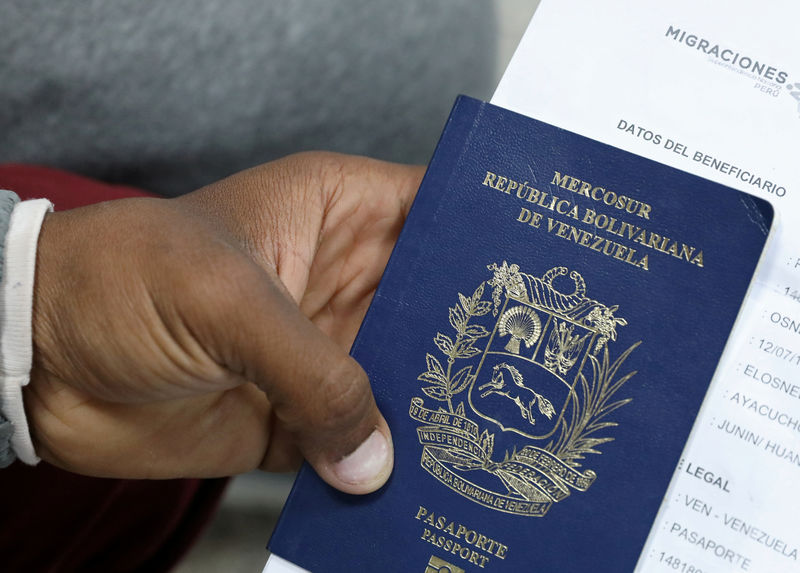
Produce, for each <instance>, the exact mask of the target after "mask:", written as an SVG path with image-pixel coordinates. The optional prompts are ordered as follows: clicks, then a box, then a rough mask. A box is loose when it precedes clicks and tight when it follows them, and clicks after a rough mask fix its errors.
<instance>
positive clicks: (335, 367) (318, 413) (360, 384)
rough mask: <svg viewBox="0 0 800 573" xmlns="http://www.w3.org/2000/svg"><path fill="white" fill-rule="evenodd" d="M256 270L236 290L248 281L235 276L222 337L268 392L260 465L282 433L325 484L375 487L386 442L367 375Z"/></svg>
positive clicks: (352, 489)
mask: <svg viewBox="0 0 800 573" xmlns="http://www.w3.org/2000/svg"><path fill="white" fill-rule="evenodd" d="M256 272H257V273H258V274H261V275H262V276H261V277H259V278H260V280H257V283H258V284H257V285H255V288H247V289H246V291H247V292H241V291H242V290H243V289H242V287H245V285H246V283H247V282H248V281H244V282H242V281H238V287H239V288H237V289H236V290H237V291H239V292H238V293H237V295H239V296H233V297H231V298H232V299H233V300H237V303H236V304H233V305H226V306H227V307H228V308H227V310H228V311H232V312H235V313H237V314H239V316H238V317H237V319H236V320H234V321H233V322H232V323H231V322H228V323H229V324H236V325H237V328H236V329H235V331H236V333H235V336H233V337H232V338H229V339H228V340H233V341H235V342H234V344H235V346H234V347H233V355H234V356H237V358H238V359H239V360H241V364H240V368H239V369H240V370H241V371H242V373H243V374H244V376H245V377H246V378H247V379H249V380H252V381H253V382H255V383H256V384H257V385H258V386H259V387H260V388H261V389H262V390H263V391H264V392H265V393H266V394H267V397H268V399H269V401H270V403H271V405H272V407H273V413H274V415H275V417H276V422H277V427H274V432H273V435H272V436H271V439H270V444H269V446H268V450H267V452H266V455H265V458H264V464H265V465H268V464H269V461H270V457H279V458H280V457H285V456H282V452H281V450H283V451H284V452H285V448H286V447H290V445H289V444H287V443H286V440H284V441H283V442H281V438H285V437H286V435H287V434H288V436H289V437H290V438H291V440H292V441H293V442H294V444H295V445H296V446H297V447H298V448H299V450H300V452H301V453H302V454H303V456H304V457H305V458H306V460H307V461H308V462H309V463H310V464H311V465H312V466H313V467H314V469H315V470H316V472H317V473H318V474H319V476H320V477H321V478H322V479H323V480H325V481H326V482H327V483H328V484H330V485H331V486H333V487H335V488H336V489H339V490H341V491H344V492H346V493H354V494H363V493H369V492H371V491H374V490H376V489H378V488H379V487H381V486H382V485H383V484H384V483H385V482H386V480H387V479H388V478H389V474H391V471H392V466H393V447H392V439H391V433H390V431H389V427H388V425H387V424H386V420H385V419H384V418H383V416H382V415H381V413H380V412H379V411H378V407H377V405H376V403H375V398H374V397H373V395H372V390H371V388H370V385H369V380H368V378H367V375H366V373H365V372H364V370H363V369H362V368H361V367H360V366H359V365H358V363H357V362H356V361H355V360H354V359H353V358H351V357H350V356H349V355H347V353H345V352H344V351H343V350H342V349H341V348H340V347H339V346H338V345H337V344H335V343H334V342H333V341H332V340H331V339H330V338H329V337H328V336H327V335H325V334H324V333H323V332H322V331H321V330H319V329H318V328H317V327H316V326H315V325H314V324H313V323H312V322H311V321H310V320H309V319H308V318H306V317H305V315H303V314H302V313H301V312H300V310H299V309H298V307H297V306H296V304H295V303H294V301H293V300H292V299H291V297H290V296H289V295H288V294H287V293H286V292H285V289H283V285H282V284H281V283H280V282H279V279H278V278H277V277H270V276H269V275H268V274H267V273H266V271H263V270H262V269H260V268H259V269H258V271H256ZM251 285H252V283H251ZM245 288H246V287H245ZM231 307H233V308H232V309H231ZM228 318H229V319H230V316H229V317H228ZM226 322H227V321H226Z"/></svg>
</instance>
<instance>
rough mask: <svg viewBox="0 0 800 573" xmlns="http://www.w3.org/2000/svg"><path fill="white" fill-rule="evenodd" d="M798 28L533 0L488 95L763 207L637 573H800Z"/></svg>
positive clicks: (683, 6)
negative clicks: (771, 219) (718, 348)
mask: <svg viewBox="0 0 800 573" xmlns="http://www.w3.org/2000/svg"><path fill="white" fill-rule="evenodd" d="M798 22H800V4H798V3H797V2H796V1H794V0H769V1H763V2H751V1H744V0H733V1H731V0H729V1H727V2H724V3H723V2H718V1H708V0H672V1H670V2H654V1H642V0H606V1H603V2H597V1H596V0H543V2H542V4H541V5H540V6H539V8H538V10H537V12H536V14H535V16H534V18H533V20H532V22H531V24H530V26H529V28H528V30H527V32H526V34H525V36H524V38H523V39H522V42H521V43H520V46H519V48H518V49H517V52H516V54H515V55H514V58H513V59H512V61H511V63H510V65H509V67H508V69H507V70H506V73H505V75H504V76H503V79H502V80H501V82H500V85H499V87H498V89H497V92H496V93H495V95H494V97H493V99H492V103H494V104H496V105H499V106H502V107H505V108H508V109H511V110H514V111H517V112H519V113H522V114H524V115H528V116H531V117H534V118H536V119H539V120H542V121H546V122H548V123H552V124H554V125H557V126H559V127H562V128H564V129H567V130H570V131H573V132H576V133H579V134H581V135H585V136H588V137H591V138H594V139H597V140H599V141H602V142H604V143H608V144H610V145H614V146H616V147H619V148H622V149H626V150H628V151H631V152H633V153H636V154H638V155H642V156H644V157H648V158H650V159H653V160H655V161H659V162H661V163H666V164H668V165H671V166H673V167H676V168H678V169H682V170H684V171H688V172H691V173H694V174H696V175H699V176H701V177H705V178H707V179H712V180H714V181H717V182H719V183H723V184H726V185H729V186H731V187H735V188H737V189H740V190H742V191H746V192H748V193H752V194H754V195H757V196H759V197H763V198H765V199H768V200H769V201H770V202H771V203H772V204H773V206H774V207H775V211H776V219H775V223H774V225H773V235H772V238H771V241H770V242H769V243H768V246H767V251H766V253H765V256H764V258H763V259H762V263H761V266H760V267H759V269H758V271H757V273H756V276H755V279H754V282H753V285H752V286H751V291H750V295H749V298H748V301H747V302H746V304H745V306H744V308H743V310H742V312H741V313H740V316H739V319H738V322H737V325H736V327H735V329H734V332H733V334H732V335H731V338H730V339H729V342H728V346H727V349H726V352H725V356H724V357H723V359H722V361H721V363H720V365H719V367H718V369H717V373H716V375H715V378H714V381H713V383H712V385H711V388H710V390H709V392H708V394H707V396H706V400H705V402H704V404H703V408H702V410H701V412H700V415H699V416H698V418H697V421H696V423H695V426H694V430H693V432H692V435H691V437H690V439H689V441H688V442H687V445H686V448H685V449H684V452H683V455H682V459H681V460H680V463H679V465H678V467H677V468H676V471H675V474H674V476H673V479H672V483H671V485H670V488H669V490H668V492H667V494H666V496H665V499H664V502H663V504H662V507H661V510H660V512H659V514H658V517H657V519H656V521H655V522H654V524H653V528H652V530H651V532H650V536H649V538H648V542H647V545H646V546H645V548H644V550H643V552H642V554H641V557H640V559H639V564H638V566H637V569H636V570H637V571H640V572H647V573H650V572H661V571H680V572H681V573H701V572H702V573H709V572H712V571H713V572H717V571H758V572H768V573H772V572H782V571H800V556H799V555H798V552H800V527H798V526H797V516H798V515H800V487H798V486H799V485H800V36H798V33H797V31H798V27H797V23H798ZM540 183H541V182H540ZM653 184H657V182H655V181H654V182H653ZM665 192H668V191H665ZM686 209H687V211H688V210H691V209H692V205H691V204H687V205H686ZM730 233H732V234H733V233H736V229H730ZM731 255H732V256H735V253H731ZM719 289H720V292H724V289H725V285H719ZM703 328H704V320H703V317H702V316H698V317H697V324H696V337H697V344H698V346H702V344H703ZM681 359H682V358H681V357H680V356H676V357H675V360H681ZM653 431H656V432H668V431H669V428H653ZM635 465H636V464H635V461H634V460H631V467H632V468H633V467H635ZM643 479H646V477H645V475H644V472H643ZM643 487H646V485H645V484H643Z"/></svg>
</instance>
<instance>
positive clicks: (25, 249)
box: [0, 199, 53, 464]
mask: <svg viewBox="0 0 800 573" xmlns="http://www.w3.org/2000/svg"><path fill="white" fill-rule="evenodd" d="M52 210H53V204H52V203H51V202H50V201H48V200H46V199H34V200H31V201H23V202H22V203H19V204H18V205H17V206H16V207H14V211H13V212H12V213H11V220H10V221H9V225H8V234H7V235H6V245H5V252H4V256H5V268H4V272H3V280H2V283H0V349H2V353H0V391H2V396H3V398H2V405H3V406H2V408H3V414H4V415H5V417H6V418H8V420H9V421H10V422H11V423H12V424H13V425H14V435H13V436H12V438H11V447H12V449H13V450H14V453H15V454H16V455H17V458H18V459H19V460H21V461H23V462H25V463H26V464H36V463H38V462H39V461H40V460H39V457H38V456H37V455H36V452H35V451H34V448H33V442H32V441H31V435H30V430H29V428H28V420H27V418H26V417H25V408H24V406H23V403H22V388H23V386H26V385H27V384H28V382H29V381H30V373H31V365H32V360H33V332H32V329H31V316H32V314H33V281H34V272H35V270H36V246H37V243H38V240H39V230H40V229H41V227H42V221H43V220H44V216H45V215H46V214H47V213H49V212H50V211H52Z"/></svg>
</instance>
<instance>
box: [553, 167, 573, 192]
mask: <svg viewBox="0 0 800 573" xmlns="http://www.w3.org/2000/svg"><path fill="white" fill-rule="evenodd" d="M570 179H572V178H571V177H570V176H569V175H563V176H562V175H561V173H559V172H558V171H556V172H555V175H553V180H552V181H551V182H550V185H558V186H559V187H563V188H564V189H566V188H567V183H568V182H569V180H570Z"/></svg>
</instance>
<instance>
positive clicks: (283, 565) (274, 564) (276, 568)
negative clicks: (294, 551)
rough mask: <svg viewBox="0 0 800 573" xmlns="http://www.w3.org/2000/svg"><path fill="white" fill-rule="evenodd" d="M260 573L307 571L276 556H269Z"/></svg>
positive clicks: (306, 572)
mask: <svg viewBox="0 0 800 573" xmlns="http://www.w3.org/2000/svg"><path fill="white" fill-rule="evenodd" d="M262 573H308V571H306V570H305V569H303V568H302V567H298V566H297V565H295V564H294V563H291V562H289V561H286V559H281V558H280V557H278V556H277V555H270V556H269V559H267V564H266V565H265V566H264V571H263V572H262Z"/></svg>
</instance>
